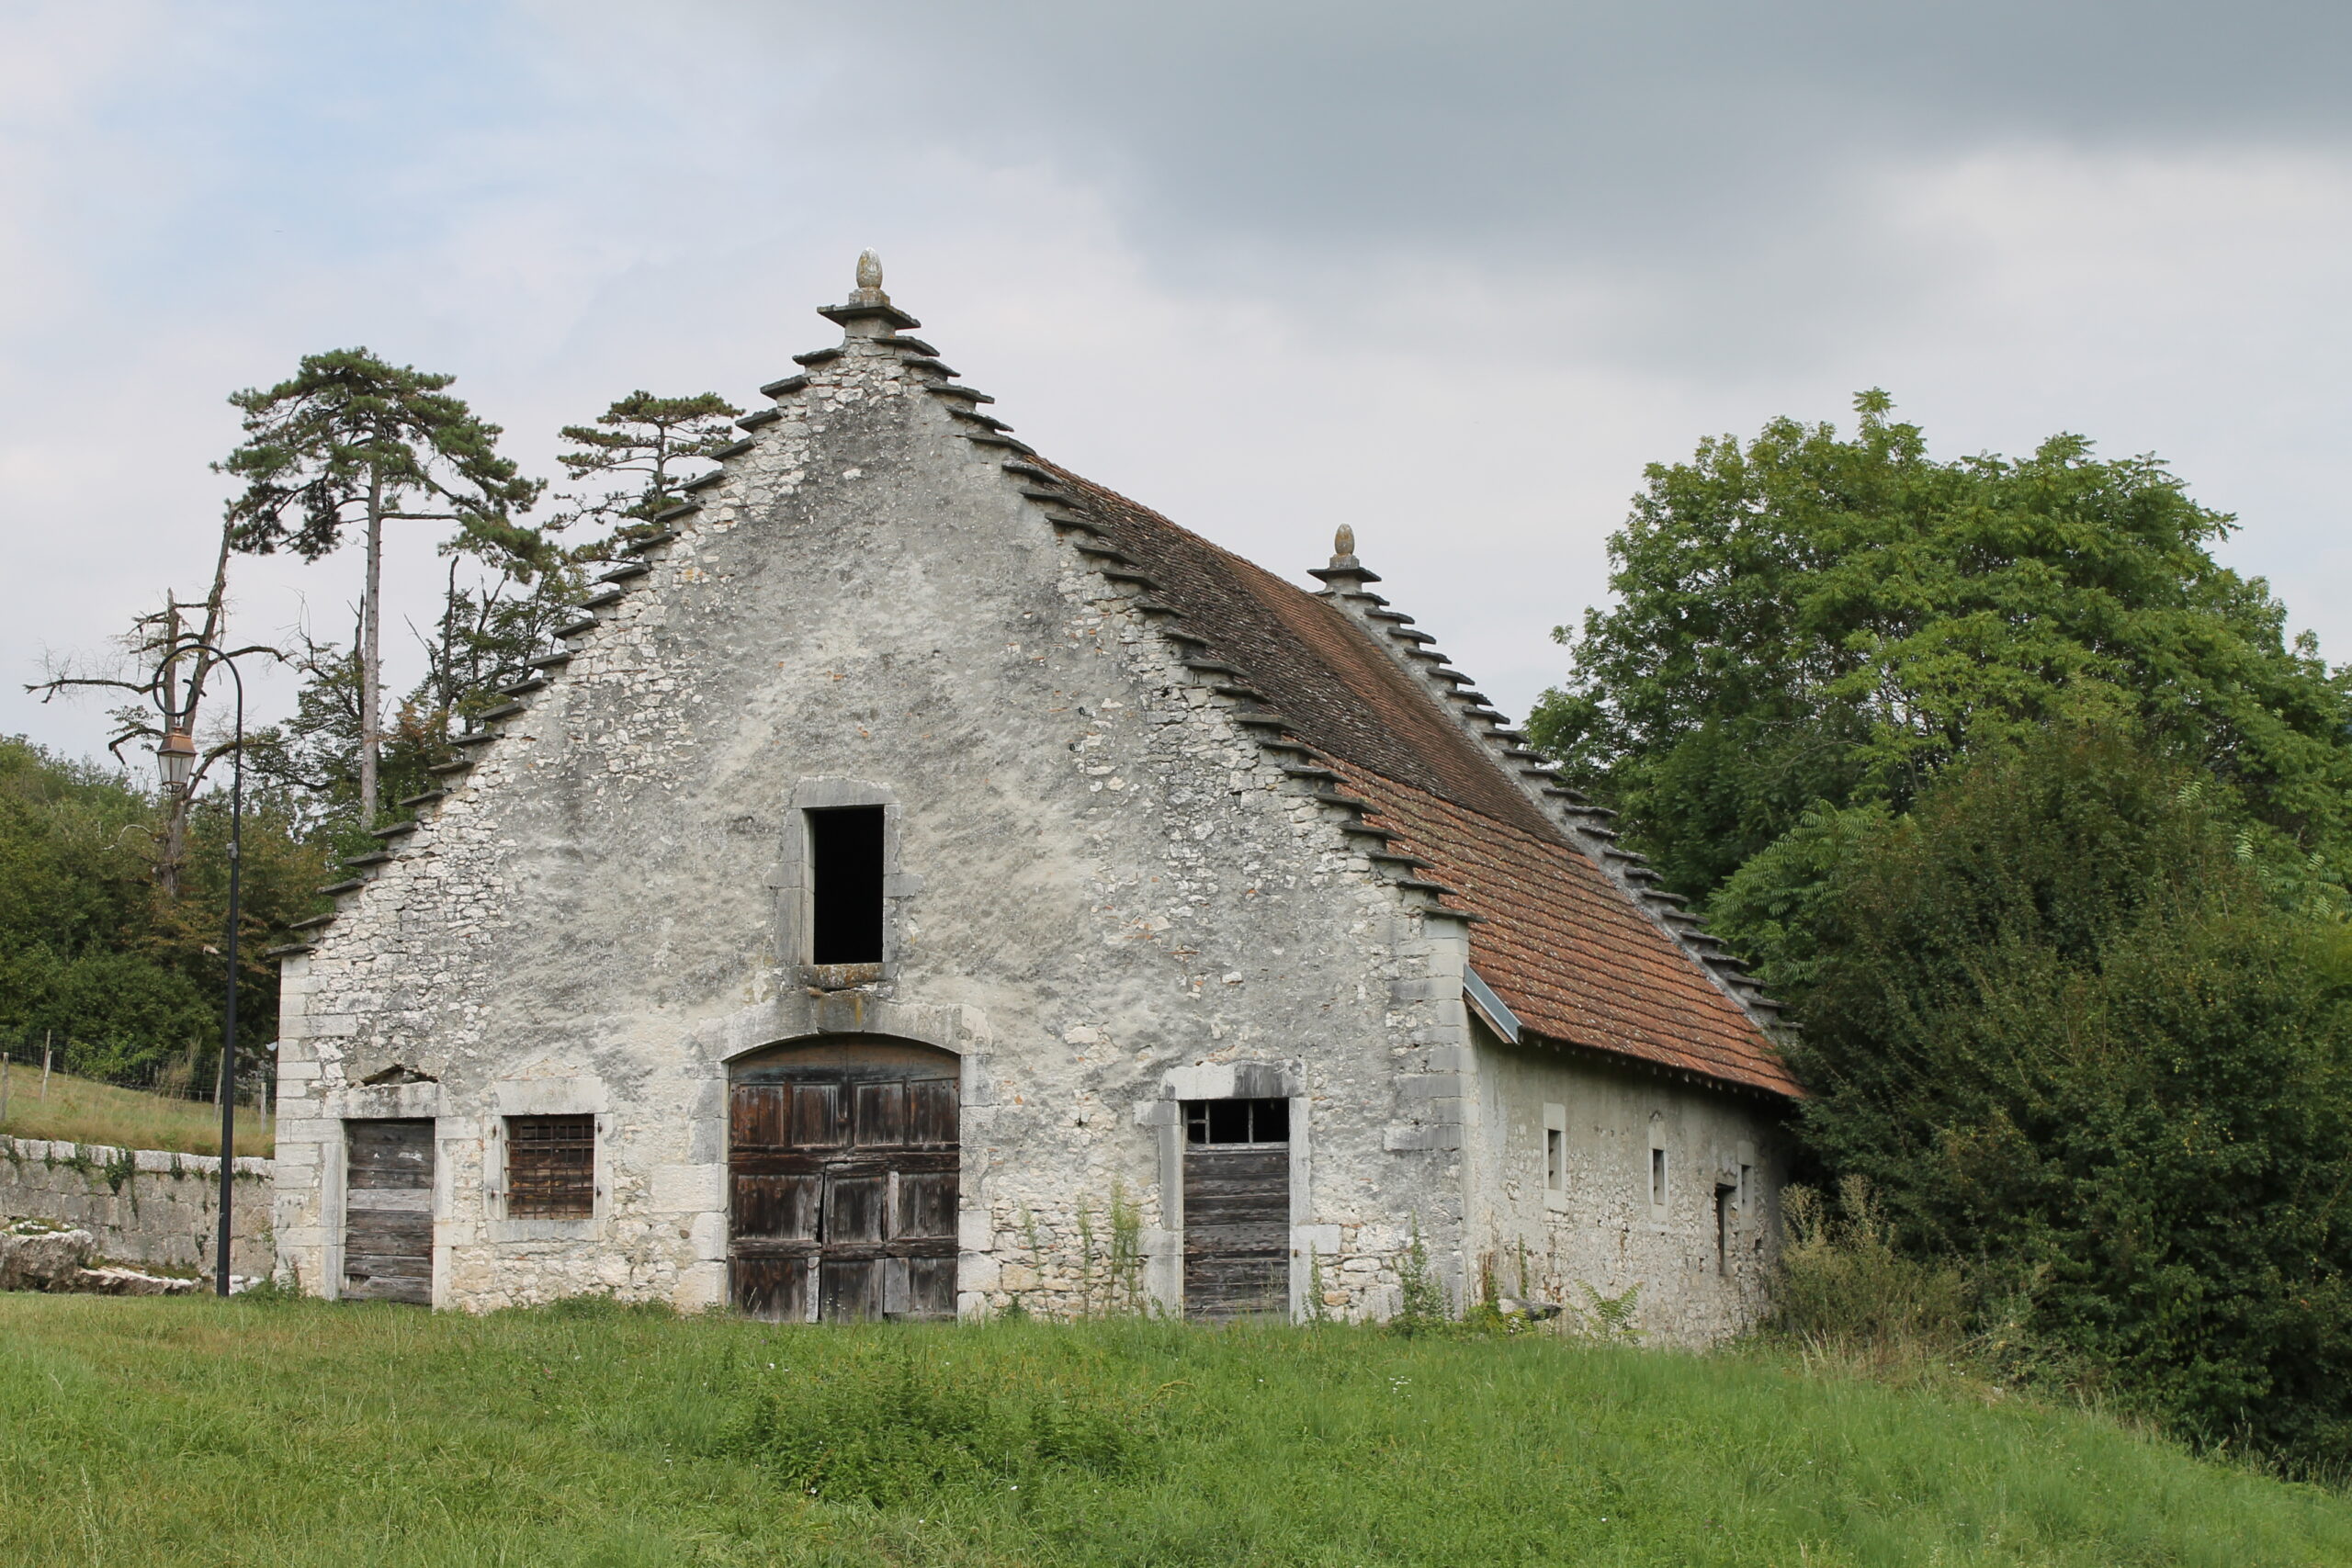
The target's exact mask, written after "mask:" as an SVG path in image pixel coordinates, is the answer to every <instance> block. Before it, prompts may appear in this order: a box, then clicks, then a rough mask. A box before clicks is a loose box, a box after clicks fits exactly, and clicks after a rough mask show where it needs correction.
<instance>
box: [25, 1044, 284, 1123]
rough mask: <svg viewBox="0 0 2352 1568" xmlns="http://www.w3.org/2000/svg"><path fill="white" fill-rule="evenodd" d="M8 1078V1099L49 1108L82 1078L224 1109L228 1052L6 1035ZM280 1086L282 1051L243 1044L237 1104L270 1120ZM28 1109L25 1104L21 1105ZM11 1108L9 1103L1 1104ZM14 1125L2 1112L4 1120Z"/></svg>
mask: <svg viewBox="0 0 2352 1568" xmlns="http://www.w3.org/2000/svg"><path fill="white" fill-rule="evenodd" d="M0 1075H5V1077H6V1080H7V1097H8V1098H9V1099H17V1098H18V1097H30V1098H32V1099H34V1100H43V1101H45V1100H47V1099H48V1098H49V1091H50V1086H51V1081H52V1080H53V1079H56V1078H60V1077H63V1078H76V1079H80V1080H82V1081H84V1082H86V1083H99V1084H106V1085H107V1086H109V1087H111V1088H114V1089H128V1090H130V1091H131V1092H133V1093H136V1094H145V1095H153V1096H154V1097H155V1098H156V1099H158V1100H187V1101H192V1102H198V1103H202V1104H207V1105H217V1104H219V1103H220V1050H219V1048H218V1047H214V1046H208V1045H205V1044H203V1043H199V1042H190V1043H188V1044H187V1045H186V1046H183V1047H179V1048H177V1049H167V1050H164V1051H157V1050H155V1049H154V1048H153V1047H147V1048H144V1049H136V1050H132V1049H126V1048H125V1047H124V1046H123V1045H122V1044H121V1043H119V1042H113V1041H107V1042H96V1041H86V1040H76V1039H74V1037H73V1036H72V1035H70V1034H61V1033H59V1032H56V1031H54V1030H45V1029H26V1030H23V1031H20V1032H16V1033H15V1034H14V1035H12V1036H0ZM276 1095H277V1043H276V1042H275V1041H272V1042H269V1043H263V1044H248V1043H243V1042H240V1043H239V1044H238V1046H237V1084H236V1102H237V1103H238V1104H239V1105H250V1106H252V1107H254V1109H255V1110H258V1111H262V1112H263V1113H264V1114H265V1115H266V1114H267V1113H268V1112H269V1111H271V1110H272V1109H273V1106H272V1101H273V1100H275V1099H276ZM20 1103H21V1101H20ZM0 1106H5V1101H0ZM6 1119H7V1115H6V1110H5V1109H0V1121H6Z"/></svg>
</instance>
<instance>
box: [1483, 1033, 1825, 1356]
mask: <svg viewBox="0 0 2352 1568" xmlns="http://www.w3.org/2000/svg"><path fill="white" fill-rule="evenodd" d="M1473 1028H1474V1032H1475V1034H1476V1038H1477V1041H1478V1047H1477V1050H1476V1059H1477V1073H1476V1107H1477V1108H1476V1114H1475V1123H1476V1125H1475V1131H1474V1132H1473V1134H1472V1137H1471V1143H1472V1145H1473V1146H1474V1150H1475V1153H1474V1154H1473V1156H1472V1157H1471V1160H1470V1171H1471V1184H1470V1200H1471V1202H1472V1205H1473V1207H1472V1211H1471V1219H1470V1230H1471V1233H1472V1235H1473V1237H1474V1240H1473V1243H1472V1247H1473V1251H1474V1254H1475V1257H1476V1263H1475V1265H1474V1269H1476V1270H1478V1271H1483V1272H1487V1273H1490V1274H1491V1276H1492V1278H1493V1280H1494V1281H1495V1285H1496V1288H1497V1289H1498V1291H1499V1292H1500V1293H1502V1294H1504V1295H1514V1296H1525V1297H1528V1298H1531V1299H1533V1300H1536V1301H1541V1302H1548V1303H1555V1304H1556V1305H1559V1306H1560V1307H1562V1308H1563V1309H1564V1310H1565V1311H1566V1312H1570V1313H1577V1314H1583V1315H1585V1316H1586V1317H1587V1318H1588V1320H1589V1319H1590V1318H1591V1317H1592V1316H1593V1314H1594V1313H1595V1309H1596V1307H1597V1305H1598V1304H1599V1303H1603V1302H1624V1303H1628V1304H1629V1305H1630V1307H1631V1313H1630V1316H1629V1318H1628V1322H1629V1323H1630V1325H1632V1326H1633V1327H1634V1328H1636V1329H1638V1330H1639V1331H1640V1333H1641V1335H1642V1337H1643V1338H1644V1339H1645V1341H1648V1342H1652V1343H1659V1344H1670V1345H1685V1346H1701V1345H1707V1344H1713V1343H1715V1342H1718V1341H1721V1340H1723V1339H1726V1338H1730V1337H1735V1336H1736V1335H1738V1334H1740V1333H1742V1332H1744V1331H1746V1330H1747V1329H1748V1328H1750V1327H1752V1326H1753V1325H1755V1323H1756V1322H1757V1320H1758V1317H1759V1316H1760V1315H1761V1314H1763V1312H1764V1310H1765V1308H1766V1305H1767V1295H1766V1292H1767V1289H1768V1286H1769V1284H1770V1278H1771V1270H1772V1268H1773V1265H1774V1263H1775V1261H1776V1260H1777V1258H1778V1255H1779V1246H1780V1191H1781V1184H1782V1183H1783V1182H1784V1181H1785V1180H1786V1179H1787V1174H1788V1146H1787V1139H1786V1136H1785V1134H1784V1132H1783V1128H1782V1122H1781V1114H1780V1112H1779V1111H1777V1109H1776V1108H1775V1107H1774V1106H1773V1105H1772V1104H1771V1103H1770V1102H1769V1101H1767V1100H1763V1099H1761V1098H1760V1097H1751V1096H1746V1095H1740V1094H1736V1093H1735V1092H1731V1091H1727V1090H1723V1089H1713V1088H1710V1087H1707V1086H1705V1085H1702V1084H1699V1083H1694V1082H1691V1081H1690V1080H1688V1079H1685V1078H1680V1077H1668V1076H1666V1075H1664V1074H1651V1073H1646V1072H1644V1071H1643V1070H1642V1069H1640V1068H1639V1067H1638V1066H1618V1065H1616V1064H1613V1063H1610V1062H1606V1061H1604V1060H1602V1059H1600V1058H1599V1057H1597V1056H1594V1055H1589V1054H1586V1053H1569V1052H1566V1051H1562V1050H1559V1049H1556V1048H1550V1047H1544V1046H1538V1045H1533V1044H1528V1045H1517V1044H1512V1043H1509V1042H1506V1041H1504V1040H1503V1039H1502V1038H1500V1037H1499V1036H1498V1035H1497V1034H1495V1033H1493V1032H1490V1031H1489V1030H1487V1028H1486V1027H1485V1025H1484V1024H1483V1023H1478V1024H1475V1025H1474V1026H1473Z"/></svg>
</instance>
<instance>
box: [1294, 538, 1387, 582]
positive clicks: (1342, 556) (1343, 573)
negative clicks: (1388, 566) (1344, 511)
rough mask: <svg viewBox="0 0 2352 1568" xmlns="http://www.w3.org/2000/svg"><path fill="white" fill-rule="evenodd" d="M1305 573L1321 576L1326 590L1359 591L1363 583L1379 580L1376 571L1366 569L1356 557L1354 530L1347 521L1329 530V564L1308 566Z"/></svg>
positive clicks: (1310, 575)
mask: <svg viewBox="0 0 2352 1568" xmlns="http://www.w3.org/2000/svg"><path fill="white" fill-rule="evenodd" d="M1306 575H1307V576H1309V577H1319V578H1321V579H1322V580H1323V585H1324V589H1325V591H1326V592H1362V591H1363V585H1364V584H1365V583H1367V582H1377V581H1380V574H1379V573H1378V572H1376V571H1366V570H1364V569H1363V562H1362V561H1360V560H1358V559H1356V531H1355V527H1354V525H1352V524H1348V523H1342V524H1340V525H1339V526H1338V527H1337V528H1335V529H1333V530H1332V531H1331V564H1330V565H1329V566H1311V567H1308V568H1307V569H1306Z"/></svg>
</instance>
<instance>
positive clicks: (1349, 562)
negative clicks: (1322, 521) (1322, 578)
mask: <svg viewBox="0 0 2352 1568" xmlns="http://www.w3.org/2000/svg"><path fill="white" fill-rule="evenodd" d="M1356 564H1357V561H1356V530H1355V525H1353V524H1351V523H1342V524H1340V525H1339V527H1338V528H1336V529H1334V530H1333V531H1332V534H1331V566H1332V569H1333V570H1346V569H1347V568H1349V567H1351V566H1354V565H1356Z"/></svg>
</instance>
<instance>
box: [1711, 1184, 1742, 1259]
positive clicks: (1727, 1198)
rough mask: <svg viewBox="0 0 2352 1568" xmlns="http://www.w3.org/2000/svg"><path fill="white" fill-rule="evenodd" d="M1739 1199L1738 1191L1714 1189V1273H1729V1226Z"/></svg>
mask: <svg viewBox="0 0 2352 1568" xmlns="http://www.w3.org/2000/svg"><path fill="white" fill-rule="evenodd" d="M1738 1199H1739V1189H1738V1188H1736V1187H1731V1186H1719V1187H1717V1188H1716V1189H1715V1272H1716V1273H1718V1274H1728V1273H1730V1272H1731V1226H1732V1215H1733V1205H1734V1204H1735V1203H1736V1201H1738Z"/></svg>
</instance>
